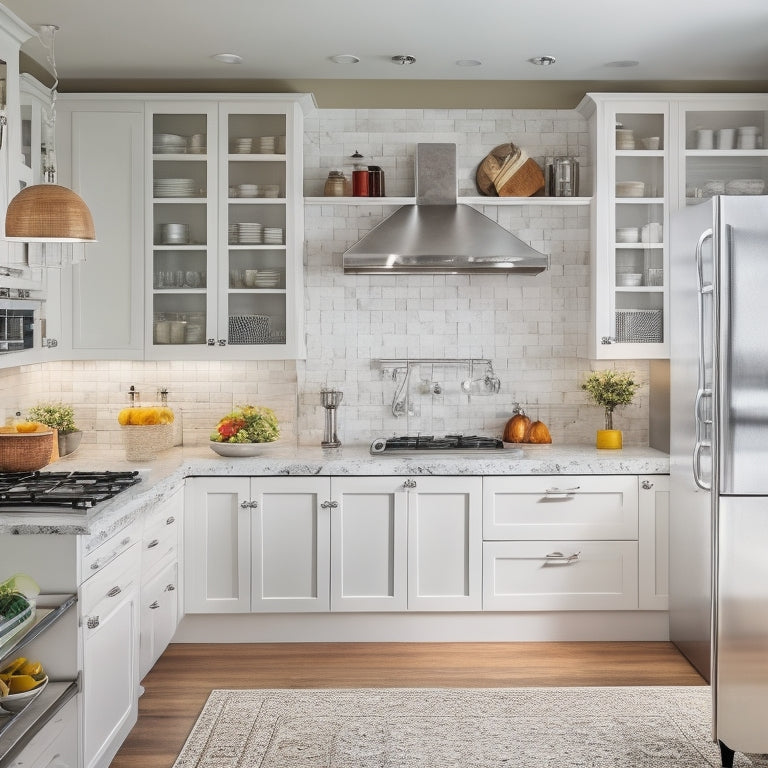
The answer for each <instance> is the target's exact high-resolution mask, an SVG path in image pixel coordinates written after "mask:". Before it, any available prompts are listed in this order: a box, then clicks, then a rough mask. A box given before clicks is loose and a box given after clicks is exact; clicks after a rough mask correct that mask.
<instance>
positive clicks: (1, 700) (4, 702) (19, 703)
mask: <svg viewBox="0 0 768 768" xmlns="http://www.w3.org/2000/svg"><path fill="white" fill-rule="evenodd" d="M46 685H48V676H47V675H46V676H45V677H44V678H43V682H42V683H40V685H38V686H37V687H36V688H33V689H32V690H31V691H24V693H11V694H9V695H8V696H3V697H0V707H2V708H3V709H4V710H6V711H7V712H13V713H14V714H15V713H16V712H21V710H22V709H24V707H26V706H27V704H29V702H30V701H32V699H34V698H35V697H36V696H37V695H38V694H39V693H40V692H41V691H42V690H43V688H45V686H46Z"/></svg>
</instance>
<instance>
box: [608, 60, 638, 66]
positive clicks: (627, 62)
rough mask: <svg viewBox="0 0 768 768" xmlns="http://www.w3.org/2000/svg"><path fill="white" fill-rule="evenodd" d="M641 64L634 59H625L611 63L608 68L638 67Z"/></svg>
mask: <svg viewBox="0 0 768 768" xmlns="http://www.w3.org/2000/svg"><path fill="white" fill-rule="evenodd" d="M639 63H640V62H639V61H635V60H634V59H623V60H621V61H609V62H608V63H606V64H605V65H604V66H606V67H636V66H637V65H638V64H639Z"/></svg>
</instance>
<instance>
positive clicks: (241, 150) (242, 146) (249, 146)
mask: <svg viewBox="0 0 768 768" xmlns="http://www.w3.org/2000/svg"><path fill="white" fill-rule="evenodd" d="M252 151H253V139H235V140H234V141H233V142H232V152H234V153H235V154H238V155H250V154H251V152H252Z"/></svg>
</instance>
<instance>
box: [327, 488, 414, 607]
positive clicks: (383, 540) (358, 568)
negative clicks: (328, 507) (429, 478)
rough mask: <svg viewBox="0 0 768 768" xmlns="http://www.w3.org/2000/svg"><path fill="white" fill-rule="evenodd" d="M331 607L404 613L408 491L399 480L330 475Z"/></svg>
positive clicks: (405, 599) (405, 605)
mask: <svg viewBox="0 0 768 768" xmlns="http://www.w3.org/2000/svg"><path fill="white" fill-rule="evenodd" d="M331 492H332V493H331V495H332V498H333V501H335V502H336V503H337V504H338V507H337V508H335V509H333V511H332V515H331V548H332V550H333V562H332V565H331V610H334V611H345V610H347V611H351V610H359V611H367V610H370V611H403V610H405V609H406V607H407V593H406V568H407V559H406V547H407V539H406V537H407V533H406V493H405V491H404V490H403V489H402V482H401V481H400V480H399V479H398V478H386V477H385V478H375V477H356V478H343V479H342V478H333V479H332V480H331Z"/></svg>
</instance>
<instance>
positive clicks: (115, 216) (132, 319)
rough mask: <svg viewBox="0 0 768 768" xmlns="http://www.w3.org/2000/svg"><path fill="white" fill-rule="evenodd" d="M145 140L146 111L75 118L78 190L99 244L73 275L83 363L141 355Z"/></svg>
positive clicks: (76, 339) (75, 337)
mask: <svg viewBox="0 0 768 768" xmlns="http://www.w3.org/2000/svg"><path fill="white" fill-rule="evenodd" d="M142 137H143V115H142V114H141V113H132V112H75V113H74V114H73V115H72V186H73V189H74V190H75V191H76V192H77V193H78V194H79V195H81V196H82V197H83V199H84V200H87V201H88V206H89V208H90V209H91V213H92V214H93V220H94V222H95V223H96V236H97V238H98V242H96V243H91V244H89V245H88V246H87V254H88V260H87V261H86V262H84V263H80V264H77V265H75V266H74V267H73V270H72V280H73V286H72V289H73V290H72V310H73V313H72V349H73V352H75V353H78V352H79V353H80V355H79V356H80V357H82V356H83V354H84V353H86V352H88V353H89V354H94V353H98V356H99V357H101V358H104V357H107V358H118V357H119V358H126V359H141V357H142V354H143V343H142V318H143V306H144V297H143V288H142V275H143V269H142V262H143V228H142V226H141V224H142V221H143V215H142V211H143V184H142V181H143V170H142V168H143V155H142V147H143V138H142ZM106 189H108V190H109V193H108V194H105V193H104V192H105V190H106Z"/></svg>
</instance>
